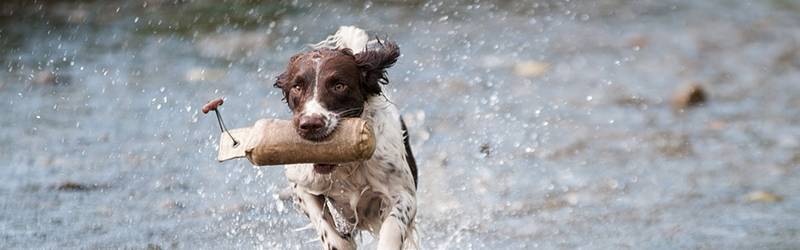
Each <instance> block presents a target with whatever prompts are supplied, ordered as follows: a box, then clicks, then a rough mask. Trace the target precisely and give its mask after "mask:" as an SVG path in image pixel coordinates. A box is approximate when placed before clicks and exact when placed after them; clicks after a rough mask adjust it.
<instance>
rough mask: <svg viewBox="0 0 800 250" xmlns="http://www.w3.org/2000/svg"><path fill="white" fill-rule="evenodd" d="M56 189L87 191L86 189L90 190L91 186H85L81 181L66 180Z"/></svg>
mask: <svg viewBox="0 0 800 250" xmlns="http://www.w3.org/2000/svg"><path fill="white" fill-rule="evenodd" d="M55 190H58V191H86V190H89V187H87V186H85V185H83V184H80V183H75V182H71V181H68V182H64V183H61V184H60V185H58V186H56V187H55Z"/></svg>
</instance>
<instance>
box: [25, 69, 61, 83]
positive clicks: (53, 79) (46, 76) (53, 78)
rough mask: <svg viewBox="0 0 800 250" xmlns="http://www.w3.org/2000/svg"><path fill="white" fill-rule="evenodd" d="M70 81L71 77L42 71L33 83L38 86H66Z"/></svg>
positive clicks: (37, 74)
mask: <svg viewBox="0 0 800 250" xmlns="http://www.w3.org/2000/svg"><path fill="white" fill-rule="evenodd" d="M68 81H69V77H67V76H65V75H62V74H59V73H57V72H53V71H41V72H39V73H36V75H34V77H33V83H36V84H51V85H55V84H66V83H67V82H68Z"/></svg>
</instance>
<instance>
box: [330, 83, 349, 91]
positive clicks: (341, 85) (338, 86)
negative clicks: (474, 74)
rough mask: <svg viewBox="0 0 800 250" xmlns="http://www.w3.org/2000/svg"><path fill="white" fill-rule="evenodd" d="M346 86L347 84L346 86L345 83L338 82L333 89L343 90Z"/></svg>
mask: <svg viewBox="0 0 800 250" xmlns="http://www.w3.org/2000/svg"><path fill="white" fill-rule="evenodd" d="M346 88H347V86H345V85H344V84H341V83H337V84H336V85H333V91H336V92H342V91H344V90H345V89H346Z"/></svg>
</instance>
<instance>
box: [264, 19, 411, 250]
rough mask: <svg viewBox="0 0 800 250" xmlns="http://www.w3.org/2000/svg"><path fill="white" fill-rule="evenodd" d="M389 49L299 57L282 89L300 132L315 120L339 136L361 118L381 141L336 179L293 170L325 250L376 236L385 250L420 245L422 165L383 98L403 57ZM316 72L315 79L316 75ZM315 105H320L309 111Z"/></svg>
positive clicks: (303, 168) (341, 168) (298, 197)
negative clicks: (339, 87) (304, 122)
mask: <svg viewBox="0 0 800 250" xmlns="http://www.w3.org/2000/svg"><path fill="white" fill-rule="evenodd" d="M337 34H339V33H337ZM361 38H363V37H361ZM364 44H365V43H364ZM382 45H383V46H382V47H381V48H378V49H366V48H364V50H363V51H361V52H360V53H356V54H354V53H352V50H351V49H350V48H341V47H340V48H322V49H318V50H314V51H311V52H308V53H305V54H298V55H295V56H293V57H292V58H291V59H290V60H289V65H288V66H287V70H286V72H284V73H283V74H281V76H279V77H278V79H277V81H276V83H275V87H278V88H281V89H282V90H283V93H284V96H285V98H286V101H287V104H288V106H289V108H290V109H291V110H292V112H293V113H294V120H295V124H296V125H297V124H298V120H300V118H298V117H302V116H304V115H306V116H308V115H312V114H311V113H313V112H316V113H319V114H320V115H321V116H323V117H324V118H323V120H325V122H326V123H325V124H326V126H330V127H333V128H335V126H336V123H337V122H338V120H339V119H341V118H343V117H360V118H363V119H365V120H366V121H367V122H368V123H369V124H370V125H371V126H372V128H373V130H374V132H375V135H376V144H377V146H376V150H375V153H374V155H373V156H372V158H370V159H369V160H366V161H361V162H352V163H347V164H339V165H338V166H336V167H335V168H334V170H333V172H331V173H329V174H320V173H318V172H316V171H315V170H314V167H313V164H298V165H288V166H286V168H285V171H286V177H287V178H288V180H289V184H290V187H291V189H292V192H293V193H294V194H295V201H296V202H297V204H298V205H299V206H300V209H301V210H302V211H303V212H304V213H305V215H306V216H307V217H308V218H309V219H310V220H311V224H312V226H313V227H314V228H315V229H316V230H317V233H318V236H319V238H320V240H321V242H322V245H323V247H324V248H325V249H340V250H342V249H356V247H357V246H356V243H355V240H354V238H353V237H354V236H355V235H356V232H358V231H359V230H366V231H368V232H370V233H372V234H373V235H374V236H376V237H377V238H378V240H379V242H378V249H404V248H409V247H410V246H412V245H416V244H415V241H414V240H413V239H412V232H413V231H414V218H415V216H416V207H417V206H416V182H417V180H416V179H417V173H416V172H417V171H416V170H417V169H416V163H415V161H414V157H413V155H412V154H411V148H410V145H409V142H408V132H407V131H406V128H405V124H404V123H403V121H402V120H401V119H400V114H399V111H398V109H397V107H396V106H395V105H394V104H393V103H392V102H390V101H389V100H388V98H387V97H386V96H385V95H384V94H383V85H385V84H388V80H387V78H386V69H387V68H389V67H391V66H392V65H393V64H394V63H395V62H396V60H397V58H398V57H399V55H400V51H399V48H398V47H397V45H396V44H395V43H394V42H385V43H383V44H382ZM312 70H315V72H313V74H311V73H309V72H310V71H312ZM311 75H313V76H314V77H311ZM329 76H330V77H329ZM311 78H314V79H313V81H314V82H315V83H314V84H311V83H310V81H312V79H311ZM331 79H332V80H331ZM342 82H345V83H342ZM298 84H300V85H302V86H300V87H297V86H298ZM336 84H346V85H347V90H348V91H347V92H345V91H342V92H336V91H334V90H331V88H332V87H331V86H335V85H336ZM295 87H297V89H293V88H295ZM293 91H296V92H293ZM314 91H316V92H314ZM314 101H316V102H317V104H314V105H309V104H308V103H312V102H314ZM317 106H319V107H317ZM320 107H321V108H322V109H320ZM307 109H314V111H313V112H312V111H308V110H307ZM349 110H358V111H359V112H352V111H349ZM316 113H314V115H316ZM298 130H300V129H298ZM327 130H328V128H327V127H326V129H322V130H320V132H318V133H312V132H308V131H306V132H307V133H308V134H306V135H305V136H304V137H308V138H310V139H313V138H316V137H320V136H321V137H324V136H326V133H327ZM301 135H303V134H301Z"/></svg>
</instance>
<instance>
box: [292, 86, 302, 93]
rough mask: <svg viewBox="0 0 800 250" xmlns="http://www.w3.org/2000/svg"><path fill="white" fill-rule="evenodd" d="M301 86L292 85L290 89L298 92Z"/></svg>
mask: <svg viewBox="0 0 800 250" xmlns="http://www.w3.org/2000/svg"><path fill="white" fill-rule="evenodd" d="M301 88H302V87H300V85H294V87H292V90H293V91H297V92H300V90H301Z"/></svg>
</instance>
